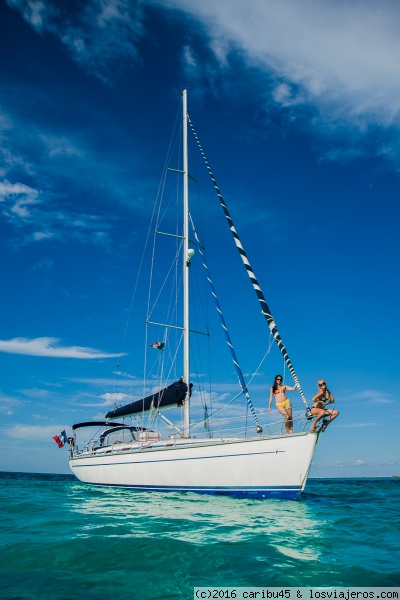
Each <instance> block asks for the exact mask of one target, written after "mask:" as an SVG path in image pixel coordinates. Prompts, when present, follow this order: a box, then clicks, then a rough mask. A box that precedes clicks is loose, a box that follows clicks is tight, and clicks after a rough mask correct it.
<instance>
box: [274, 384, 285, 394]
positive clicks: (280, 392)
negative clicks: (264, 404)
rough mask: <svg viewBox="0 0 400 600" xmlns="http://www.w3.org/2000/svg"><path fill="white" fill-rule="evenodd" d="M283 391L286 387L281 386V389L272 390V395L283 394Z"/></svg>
mask: <svg viewBox="0 0 400 600" xmlns="http://www.w3.org/2000/svg"><path fill="white" fill-rule="evenodd" d="M285 390H286V385H282V386H281V389H279V388H278V389H277V390H274V394H275V395H277V394H284V393H285Z"/></svg>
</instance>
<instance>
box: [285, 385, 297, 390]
mask: <svg viewBox="0 0 400 600" xmlns="http://www.w3.org/2000/svg"><path fill="white" fill-rule="evenodd" d="M296 388H297V383H295V384H294V386H293V387H290V386H288V385H285V389H286V390H289V392H293V390H295V389H296Z"/></svg>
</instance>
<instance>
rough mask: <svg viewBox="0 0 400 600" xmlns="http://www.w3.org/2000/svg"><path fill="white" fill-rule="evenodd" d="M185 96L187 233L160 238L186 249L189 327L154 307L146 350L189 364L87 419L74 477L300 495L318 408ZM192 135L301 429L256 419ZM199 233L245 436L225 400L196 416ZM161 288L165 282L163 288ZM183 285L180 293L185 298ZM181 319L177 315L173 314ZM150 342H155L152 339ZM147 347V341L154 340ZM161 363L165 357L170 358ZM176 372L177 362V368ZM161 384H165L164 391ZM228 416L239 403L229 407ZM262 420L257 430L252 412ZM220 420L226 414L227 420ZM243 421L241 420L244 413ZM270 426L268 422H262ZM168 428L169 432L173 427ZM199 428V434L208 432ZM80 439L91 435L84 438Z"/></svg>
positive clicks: (73, 442)
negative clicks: (194, 208)
mask: <svg viewBox="0 0 400 600" xmlns="http://www.w3.org/2000/svg"><path fill="white" fill-rule="evenodd" d="M181 96H182V113H181V114H182V118H181V128H182V134H179V135H182V138H181V139H182V162H183V165H182V167H181V168H180V169H169V170H172V171H175V176H177V177H179V178H180V179H181V181H182V182H183V183H182V188H183V203H182V215H181V219H182V229H183V232H182V233H181V234H176V235H175V234H171V233H167V234H165V233H164V234H163V232H162V231H160V230H159V229H158V230H157V232H156V233H157V234H160V235H164V237H168V236H169V237H170V238H171V237H172V238H173V239H174V240H175V242H176V243H178V245H179V248H180V253H181V258H180V259H179V260H180V264H179V268H178V269H177V270H178V271H180V273H179V276H180V277H181V280H182V281H183V285H182V288H183V293H182V294H181V295H182V297H183V299H182V300H181V301H180V305H179V306H180V308H181V310H182V312H181V314H180V315H179V316H180V319H181V326H179V325H171V324H168V323H166V322H160V321H155V320H153V319H152V316H151V314H152V311H151V310H149V311H148V316H147V326H149V325H152V326H153V327H154V326H155V327H158V330H159V331H162V332H164V333H163V334H162V336H163V337H162V338H160V339H161V340H162V341H154V342H153V343H151V344H147V346H151V347H152V351H153V352H156V353H157V360H156V362H157V363H159V364H161V362H162V360H164V358H166V357H167V354H168V356H169V357H170V358H172V359H175V358H176V357H177V356H178V352H176V354H175V353H174V352H172V351H171V349H170V348H171V346H172V338H173V335H172V333H174V335H175V336H176V339H178V340H179V341H178V343H177V346H180V348H181V349H182V348H183V352H182V355H183V358H182V361H183V362H182V363H181V365H180V366H178V369H181V373H180V374H179V375H178V376H177V377H176V378H175V380H174V379H171V375H172V373H173V372H174V371H173V370H172V369H170V370H168V372H165V370H163V369H161V375H160V376H159V375H157V380H156V379H155V378H153V379H152V380H150V383H151V385H150V390H149V393H148V394H144V395H143V397H142V398H139V399H136V400H134V401H132V402H129V403H127V404H125V405H123V406H119V407H118V406H116V405H114V409H113V410H110V411H109V412H108V413H107V414H106V415H105V418H104V420H102V421H90V422H83V423H78V424H75V425H73V426H72V430H73V435H72V436H71V437H69V438H68V444H69V466H70V469H71V471H72V473H73V474H74V475H75V476H76V477H77V478H78V479H79V480H80V481H82V482H85V483H88V484H93V485H102V486H120V487H126V488H131V489H133V490H141V491H159V492H172V491H174V492H196V493H203V494H226V495H232V496H245V497H261V498H268V497H273V498H279V497H281V498H292V499H298V498H300V497H301V495H302V493H303V491H304V489H305V486H306V482H307V477H308V475H309V471H310V466H311V462H312V459H313V455H314V453H315V448H316V445H317V442H318V438H319V434H320V431H319V430H318V429H317V431H316V432H311V431H309V423H308V419H310V418H311V416H310V409H309V407H308V405H307V401H306V398H305V396H304V393H303V390H302V388H301V386H300V382H299V379H298V377H297V374H296V372H295V370H294V368H293V365H292V362H291V360H290V358H289V355H288V352H287V350H286V347H285V346H284V344H283V341H282V339H281V336H280V333H279V331H278V329H277V326H276V323H275V321H274V318H273V317H272V314H271V311H270V309H269V307H268V304H267V302H266V300H265V298H264V295H263V293H262V291H261V287H260V285H259V283H258V280H257V279H256V277H255V274H254V271H253V269H252V267H251V265H250V262H249V259H248V257H247V254H246V253H245V251H244V248H243V245H242V243H241V240H240V238H239V236H238V234H237V231H236V229H235V226H234V224H233V221H232V219H231V216H230V213H229V211H228V208H227V205H226V203H225V201H224V199H223V197H222V194H221V192H220V190H219V188H218V186H217V183H216V180H215V178H214V175H213V173H212V171H211V168H210V165H209V163H208V160H207V158H206V157H205V154H204V151H203V148H202V146H201V144H200V141H199V138H198V136H197V133H196V131H195V129H194V126H193V123H192V121H191V119H190V117H189V115H188V112H187V91H186V90H184V91H183V92H182V94H181ZM190 130H191V131H192V133H193V134H194V138H195V141H196V144H197V146H198V147H199V150H200V154H201V156H202V158H203V160H204V163H205V165H206V168H207V171H208V174H209V175H210V177H211V181H212V183H213V186H214V188H215V190H216V192H217V195H218V198H219V202H220V204H221V207H222V209H223V212H224V215H225V218H226V220H227V222H228V226H229V229H230V231H231V233H232V235H233V238H234V242H235V245H236V248H237V250H238V251H239V255H240V257H241V260H242V262H243V264H244V266H245V269H246V271H247V274H248V277H249V279H250V283H251V285H252V286H253V289H254V291H255V294H256V296H257V300H258V302H259V304H260V306H261V312H262V315H263V316H264V317H265V320H266V322H267V327H268V329H266V331H268V330H269V336H270V339H272V343H274V342H276V344H277V346H278V348H279V351H280V353H281V355H282V357H283V361H284V366H285V368H286V367H287V369H288V370H289V372H290V374H291V376H292V378H293V380H294V382H295V384H296V387H297V389H298V392H299V393H300V396H301V399H302V402H303V404H304V407H303V408H305V409H306V412H305V414H304V415H303V416H302V417H301V418H299V419H298V421H296V422H295V425H296V426H295V430H294V433H290V434H287V433H286V432H284V431H283V427H282V419H279V420H278V421H276V420H275V422H272V423H270V422H267V415H266V414H265V411H264V414H257V413H256V411H255V409H254V406H253V403H252V400H251V398H250V394H249V390H248V386H247V384H246V382H245V379H244V376H243V373H242V370H241V367H240V365H239V361H238V359H237V356H236V351H235V349H234V346H233V343H232V340H231V337H230V333H229V331H228V328H227V325H226V322H225V320H224V316H223V315H222V309H221V306H220V303H219V299H218V297H217V295H216V292H215V288H214V284H213V281H212V279H211V275H210V272H209V270H208V266H207V264H206V261H205V257H204V252H203V250H204V247H203V245H202V243H201V241H200V237H199V235H198V233H197V231H196V228H195V226H194V223H193V221H192V215H191V212H190V210H189V178H190V175H189V170H188V133H189V131H190ZM191 235H192V236H194V238H195V241H194V244H195V246H196V249H197V251H198V253H199V254H200V255H201V256H202V261H201V262H203V266H204V267H205V272H206V280H207V282H208V285H209V288H210V290H211V295H212V296H213V298H214V301H215V305H216V314H218V315H219V318H220V320H221V325H222V331H223V332H224V334H225V337H226V343H225V346H226V347H227V348H228V349H229V351H230V353H231V356H232V360H233V364H234V366H235V370H236V375H237V379H238V382H239V388H238V396H241V398H242V399H244V400H243V404H244V406H245V407H246V417H245V422H244V423H243V420H242V422H241V423H242V425H243V429H242V431H240V430H239V429H238V427H237V426H236V427H235V428H232V427H231V426H230V425H229V423H228V419H227V418H226V419H221V420H218V424H217V426H215V422H216V418H217V417H216V413H219V412H220V411H222V407H221V402H220V403H219V404H218V405H217V407H216V408H214V407H213V406H211V402H210V398H212V396H211V395H210V394H208V396H207V397H208V399H209V403H208V404H207V402H204V404H203V407H202V409H203V416H202V417H199V415H197V419H193V418H192V417H191V405H192V403H193V399H194V397H195V395H196V385H195V384H193V383H192V380H191V378H192V370H191V364H190V359H191V354H190V350H191V338H192V337H193V336H194V335H195V336H197V337H199V336H201V335H202V332H199V331H194V327H193V324H192V323H191V319H190V314H191V313H190V307H191V295H190V284H191V280H190V278H191V263H192V257H193V254H194V250H193V249H192V248H191V245H192V243H193V242H192V241H191V240H190V236H191ZM161 287H162V286H161ZM180 290H181V287H180V285H179V284H178V285H177V287H176V291H177V294H176V295H178V291H179V292H180ZM174 314H175V316H176V314H177V313H176V312H174ZM147 341H148V340H147ZM146 343H147V342H146ZM161 359H162V360H161ZM175 368H176V366H175ZM157 384H159V385H157ZM227 405H228V406H226V410H229V409H232V406H233V404H232V403H231V402H228V403H227ZM166 409H170V410H171V409H175V412H176V413H177V414H178V419H179V420H178V423H179V424H177V423H174V422H173V421H171V420H170V419H169V418H167V417H166V416H165V410H166ZM248 415H249V416H250V418H252V419H253V421H254V424H253V425H252V426H251V427H250V426H249V425H248V422H247V416H248ZM218 417H219V414H218ZM236 418H237V415H236ZM263 420H264V421H265V422H263ZM163 429H164V430H166V433H165V431H164V430H163ZM199 430H200V432H201V433H200V435H199ZM80 438H83V439H82V441H80Z"/></svg>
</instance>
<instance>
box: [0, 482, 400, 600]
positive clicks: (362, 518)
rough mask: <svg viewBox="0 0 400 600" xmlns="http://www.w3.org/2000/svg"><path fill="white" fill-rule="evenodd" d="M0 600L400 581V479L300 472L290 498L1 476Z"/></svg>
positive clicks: (188, 594)
mask: <svg viewBox="0 0 400 600" xmlns="http://www.w3.org/2000/svg"><path fill="white" fill-rule="evenodd" d="M0 508H1V510H0V548H1V552H0V556H1V560H0V598H2V599H10V600H11V599H25V598H26V599H29V600H32V599H36V598H40V599H47V598H49V599H50V598H51V599H54V598H55V597H57V598H58V597H61V598H74V599H78V600H79V599H80V598H82V599H84V598H87V599H89V600H91V599H96V600H103V599H111V600H117V599H119V598H124V599H141V600H142V599H143V600H147V599H152V600H158V599H160V600H161V599H163V600H164V599H171V600H177V599H181V598H184V599H191V598H193V588H194V587H195V586H230V587H232V586H236V587H239V586H241V587H243V586H252V587H267V586H268V587H272V586H277V587H280V586H286V587H287V586H296V587H324V586H338V587H339V586H341V587H357V586H363V587H368V586H369V587H375V586H377V587H378V586H379V587H381V586H384V587H394V586H399V585H400V519H399V516H400V479H389V478H388V479H331V480H317V479H314V480H312V479H311V480H309V482H308V484H307V491H306V493H305V494H304V497H303V499H302V500H300V501H294V500H244V499H234V498H228V497H223V496H200V495H196V494H192V493H186V494H180V493H170V494H160V493H157V492H133V491H131V490H125V489H111V488H100V487H94V486H87V485H84V484H81V483H79V482H78V481H77V480H76V479H74V478H73V476H69V475H38V474H27V473H4V472H3V473H0Z"/></svg>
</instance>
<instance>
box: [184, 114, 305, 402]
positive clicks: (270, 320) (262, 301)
mask: <svg viewBox="0 0 400 600" xmlns="http://www.w3.org/2000/svg"><path fill="white" fill-rule="evenodd" d="M187 119H188V123H189V125H190V128H191V130H192V133H193V135H194V137H195V139H196V142H197V145H198V147H199V150H200V153H201V155H202V157H203V160H204V163H205V165H206V168H207V171H208V174H209V175H210V177H211V181H212V183H213V185H214V188H215V191H216V192H217V195H218V198H219V201H220V204H221V207H222V210H223V211H224V214H225V217H226V219H227V221H228V224H229V229H230V230H231V233H232V235H233V238H234V240H235V244H236V247H237V249H238V251H239V254H240V256H241V258H242V261H243V264H244V266H245V268H246V271H247V274H248V276H249V278H250V280H251V282H252V284H253V288H254V291H255V293H256V295H257V298H258V301H259V303H260V305H261V312H262V314H263V315H264V317H265V319H266V321H267V323H268V327H269V329H270V332H271V333H272V335H273V337H274V339H275V341H276V343H277V344H278V347H279V349H280V351H281V353H282V356H283V358H284V359H285V362H286V364H287V366H288V369H289V371H290V373H291V375H292V377H293V380H294V382H295V384H296V386H297V388H298V390H299V393H300V396H301V398H302V400H303V403H304V405H305V406H306V408H307V414H308V413H309V412H310V407H309V406H308V403H307V399H306V397H305V395H304V392H303V390H302V388H301V385H300V382H299V379H298V377H297V374H296V372H295V370H294V367H293V365H292V362H291V360H290V357H289V354H288V352H287V350H286V348H285V345H284V343H283V341H282V338H281V336H280V334H279V331H278V328H277V326H276V323H275V321H274V318H273V316H272V314H271V311H270V309H269V306H268V304H267V301H266V300H265V298H264V294H263V293H262V290H261V287H260V284H259V283H258V281H257V279H256V276H255V274H254V272H253V269H252V267H251V265H250V262H249V259H248V257H247V255H246V252H245V250H244V248H243V245H242V242H241V240H240V238H239V235H238V233H237V231H236V229H235V226H234V224H233V221H232V218H231V216H230V214H229V211H228V208H227V206H226V204H225V201H224V199H223V197H222V194H221V191H220V189H219V187H218V185H217V182H216V179H215V177H214V175H213V172H212V170H211V167H210V164H209V162H208V160H207V157H206V155H205V153H204V150H203V148H202V146H201V144H200V140H199V138H198V136H197V133H196V131H195V129H194V127H193V124H192V121H191V119H190V117H189V115H187Z"/></svg>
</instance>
